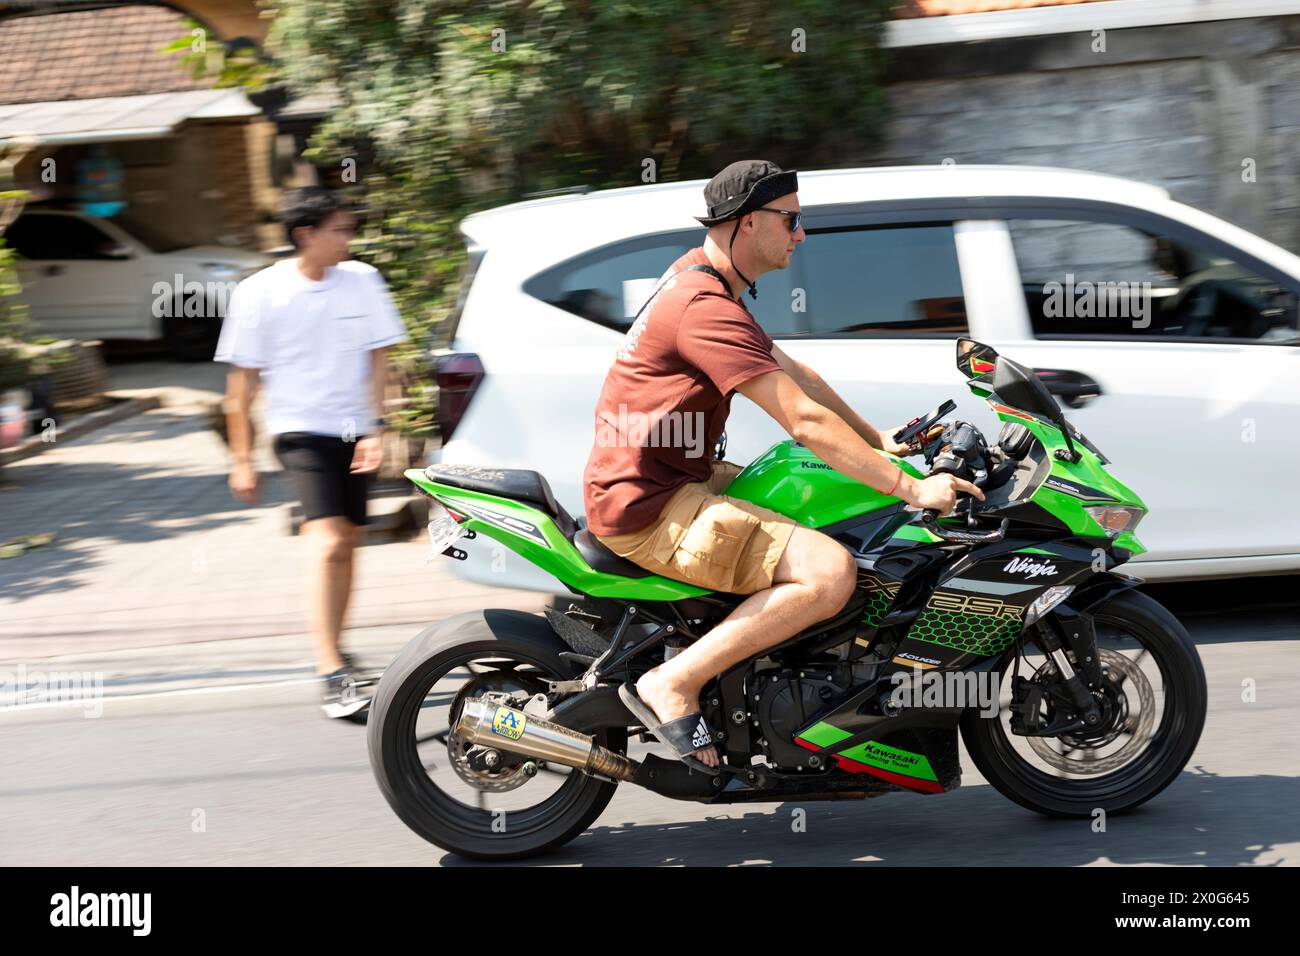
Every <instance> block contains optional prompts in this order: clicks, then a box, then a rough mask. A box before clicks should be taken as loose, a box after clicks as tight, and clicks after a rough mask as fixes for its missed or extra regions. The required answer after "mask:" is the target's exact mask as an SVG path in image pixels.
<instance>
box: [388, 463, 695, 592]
mask: <svg viewBox="0 0 1300 956" xmlns="http://www.w3.org/2000/svg"><path fill="white" fill-rule="evenodd" d="M405 475H406V478H407V480H409V481H410V482H411V483H412V484H414V485H415V487H416V488H417V489H419V491H420V492H421V494H423V495H425V496H426V497H428V498H430V499H432V500H433V502H434V503H435V505H436V506H440V507H441V508H442V509H445V512H446V515H447V516H450V520H452V521H454V522H455V523H456V524H457V525H459V526H460V528H461V529H462V530H463V531H465V532H468V534H467V535H466V536H467V537H471V536H473V537H476V536H477V535H480V534H481V535H484V536H485V537H488V538H492V539H494V540H495V541H497V542H499V543H501V544H502V545H505V546H506V547H507V548H510V550H512V551H514V552H515V553H516V554H518V555H519V556H520V557H522V558H524V559H525V560H527V561H530V562H532V563H533V564H535V565H537V566H538V567H539V568H541V569H542V570H544V571H546V572H547V573H549V574H551V575H553V576H554V577H556V578H557V579H559V580H560V581H562V582H563V583H564V584H565V585H566V586H568V587H569V588H571V589H572V590H573V591H575V592H577V593H580V594H587V595H590V596H592V597H608V598H623V599H626V600H637V601H679V600H681V599H682V598H687V597H693V596H696V595H699V594H705V593H707V592H706V591H704V590H702V589H700V588H697V587H693V586H691V585H689V584H683V583H681V582H679V581H671V580H669V579H668V578H662V577H658V576H656V575H650V576H647V577H643V578H635V579H632V578H626V577H623V576H621V575H617V574H607V573H604V572H601V571H597V570H595V569H593V568H592V567H591V565H590V564H588V563H587V561H586V560H585V559H584V558H583V556H582V555H581V553H579V551H578V549H577V547H575V545H574V543H573V536H574V535H575V534H576V533H577V532H578V531H579V530H580V528H581V525H580V523H579V522H577V521H574V519H573V518H572V517H571V516H570V515H569V514H568V513H567V512H566V511H565V510H564V509H563V508H562V507H560V506H559V504H558V503H557V502H556V501H555V499H554V496H552V495H551V494H550V487H549V485H547V484H546V481H545V479H544V478H541V476H540V475H538V474H537V473H536V472H530V471H517V470H514V469H492V468H475V467H470V466H464V465H460V466H457V465H442V466H438V465H434V466H431V467H429V468H428V469H425V470H423V471H422V470H420V469H418V468H411V469H408V470H407V471H406V472H405ZM467 486H476V487H467ZM485 489H493V490H485ZM439 520H445V519H444V515H443V514H442V513H441V512H434V513H431V514H430V524H431V526H432V525H433V524H434V523H435V522H437V521H439ZM431 533H433V528H432V527H431ZM459 550H460V549H459V548H457V547H456V543H455V542H452V543H451V545H450V546H449V547H448V548H447V550H446V551H445V552H444V553H446V554H448V555H449V556H451V557H453V558H455V557H464V552H463V551H461V552H460V554H459V555H458V554H457V553H456V552H457V551H459Z"/></svg>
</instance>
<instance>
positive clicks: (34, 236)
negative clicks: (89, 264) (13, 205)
mask: <svg viewBox="0 0 1300 956" xmlns="http://www.w3.org/2000/svg"><path fill="white" fill-rule="evenodd" d="M5 241H6V242H7V243H8V244H9V245H10V246H11V247H12V248H13V249H15V250H16V251H17V252H18V254H19V255H21V256H24V257H26V258H28V259H38V260H39V259H107V258H110V256H109V255H108V250H110V249H113V248H115V247H116V246H117V245H118V243H117V242H116V241H114V240H113V239H112V238H111V237H110V236H109V235H108V234H107V233H105V232H103V231H102V230H100V229H98V228H96V227H95V226H94V225H92V224H91V223H88V222H86V221H85V220H84V219H78V218H77V217H75V216H49V215H41V214H39V213H28V214H25V215H22V216H19V217H18V218H17V219H16V220H15V221H14V223H13V225H11V226H10V227H9V229H8V230H7V231H6V232H5Z"/></svg>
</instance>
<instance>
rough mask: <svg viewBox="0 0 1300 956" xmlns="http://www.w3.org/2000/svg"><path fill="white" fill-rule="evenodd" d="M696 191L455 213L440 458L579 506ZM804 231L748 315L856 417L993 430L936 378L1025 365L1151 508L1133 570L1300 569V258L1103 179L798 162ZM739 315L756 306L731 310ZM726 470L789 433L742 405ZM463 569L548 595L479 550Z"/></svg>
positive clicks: (688, 228) (582, 197) (635, 192)
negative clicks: (626, 364)
mask: <svg viewBox="0 0 1300 956" xmlns="http://www.w3.org/2000/svg"><path fill="white" fill-rule="evenodd" d="M703 186H704V183H703V181H696V182H685V183H674V184H664V185H653V186H644V187H636V188H629V189H615V190H609V191H603V192H594V193H586V194H573V195H563V196H555V197H551V198H545V199H537V200H532V201H528V202H522V203H518V204H515V205H511V206H506V207H503V208H500V209H494V210H490V211H487V212H484V213H480V214H477V215H473V216H470V217H469V218H467V219H466V220H465V221H464V223H463V224H462V231H463V233H464V235H465V238H466V241H467V243H468V245H469V252H470V268H471V270H472V274H471V275H470V276H469V279H470V280H472V281H470V283H469V285H468V292H467V293H462V300H461V305H460V308H459V311H458V313H457V315H455V316H453V319H452V321H454V322H456V323H457V324H456V326H455V331H454V339H453V340H452V345H451V348H450V349H448V350H445V351H443V352H441V353H440V354H439V355H438V356H437V357H436V359H435V362H436V365H435V368H436V377H437V380H438V384H439V386H440V396H441V403H442V404H441V411H440V417H441V419H442V428H443V435H444V444H443V447H442V448H441V449H440V451H439V452H438V453H437V460H438V461H440V462H445V463H452V462H462V463H471V464H480V465H493V466H497V467H506V468H526V469H532V470H536V471H539V472H541V473H542V474H543V475H544V476H545V477H546V478H547V479H548V480H549V482H550V484H551V486H552V488H553V489H554V493H555V495H556V497H557V498H558V500H559V502H560V503H561V504H562V505H563V506H564V507H565V508H566V509H568V510H569V511H570V512H571V513H573V514H574V515H578V514H580V513H581V510H582V488H581V481H582V471H583V466H584V465H585V463H586V460H587V455H588V453H589V451H590V449H591V445H592V442H593V440H594V422H593V419H594V409H595V404H596V399H597V396H598V394H599V392H600V388H601V384H602V382H603V380H604V376H605V371H606V369H607V368H608V366H609V364H610V362H611V360H612V359H613V356H614V352H615V350H616V349H617V347H618V346H619V344H620V342H621V339H622V337H623V333H624V330H625V329H627V328H628V326H629V324H630V322H631V318H632V316H633V315H634V314H635V313H636V311H637V309H638V308H639V307H640V306H641V304H642V301H643V300H644V298H645V297H646V295H647V294H648V293H649V292H650V291H651V290H652V289H653V288H654V284H655V281H656V280H657V279H658V278H659V277H660V275H661V274H662V273H663V272H664V271H665V270H666V269H667V268H668V266H669V265H670V264H671V263H672V262H673V260H674V259H676V258H677V257H678V256H679V255H681V254H682V253H683V252H685V251H686V250H688V249H690V248H692V247H694V246H697V245H699V244H700V243H701V242H702V241H703V238H704V230H703V229H702V228H701V227H700V226H699V225H698V224H695V222H694V219H693V218H692V216H694V215H697V214H702V213H703V207H704V201H703V198H702V194H701V191H702V189H703ZM799 187H800V188H799V199H800V203H801V206H802V208H803V210H804V213H805V215H804V223H805V229H806V230H807V233H808V238H807V241H805V242H804V243H803V244H802V245H801V246H800V247H799V248H798V250H797V251H796V252H795V254H794V256H793V257H792V259H791V264H790V267H789V268H788V269H786V270H782V271H779V272H775V273H768V274H767V275H765V276H763V277H762V278H761V279H759V280H758V290H759V297H758V300H757V301H756V302H753V303H750V305H751V309H752V310H753V311H754V314H755V317H756V318H757V319H758V321H759V322H760V324H762V325H763V326H764V327H765V328H766V329H767V330H768V332H769V333H771V335H772V336H773V338H775V339H776V340H777V342H778V344H779V345H780V347H781V348H782V349H784V350H785V351H786V352H788V353H789V354H790V355H791V356H793V357H794V358H796V359H798V360H800V361H802V362H805V363H807V364H808V365H810V366H812V367H813V368H814V369H816V370H817V371H818V372H819V373H821V375H822V376H823V377H824V378H825V379H826V380H827V381H829V382H830V383H831V384H832V385H833V386H834V387H835V388H836V389H837V390H838V391H839V392H840V394H841V395H843V396H844V397H845V399H846V400H847V401H848V402H849V403H850V404H852V405H853V406H854V407H855V408H856V409H857V410H858V411H860V412H861V413H862V415H863V416H864V417H865V418H866V419H867V420H868V421H870V422H872V423H874V424H876V425H877V426H879V427H887V426H896V425H899V424H902V423H904V422H906V421H907V420H908V419H910V418H912V417H913V416H915V415H918V414H921V413H923V412H925V411H926V410H928V409H931V408H934V407H935V406H936V405H938V404H939V403H940V402H941V401H942V400H943V399H945V398H949V397H951V398H953V399H955V400H956V401H957V403H958V411H957V412H956V413H954V414H953V415H952V416H950V419H956V418H962V419H966V420H968V421H972V422H974V423H975V424H977V425H979V426H980V427H981V428H982V429H983V430H984V431H985V433H986V434H989V435H994V434H996V433H997V422H996V420H995V418H994V416H993V414H992V412H991V411H990V410H989V409H988V408H987V407H986V406H985V405H984V403H983V402H981V401H979V400H976V399H975V398H974V397H973V396H971V395H970V394H969V392H968V391H967V389H966V387H965V385H964V382H963V380H962V379H961V377H960V375H959V374H958V373H957V371H956V369H955V367H954V364H953V354H954V344H953V343H954V339H955V338H957V336H959V335H969V336H970V337H973V338H975V339H977V340H979V341H981V342H985V343H987V344H989V345H992V346H994V347H995V348H996V349H997V350H998V351H999V352H1000V353H1001V354H1004V355H1007V356H1010V357H1012V358H1014V359H1015V360H1016V361H1018V362H1021V363H1023V364H1026V365H1030V366H1033V367H1035V368H1037V369H1039V370H1040V371H1042V372H1043V374H1044V379H1045V381H1046V383H1047V384H1048V387H1049V388H1050V389H1051V390H1052V391H1053V392H1054V393H1055V394H1056V395H1057V396H1058V398H1059V400H1061V401H1062V403H1063V404H1064V405H1065V406H1066V412H1067V413H1068V415H1069V417H1070V419H1071V421H1072V422H1074V424H1075V425H1076V426H1077V427H1078V428H1080V429H1081V430H1082V431H1083V432H1084V434H1086V435H1087V436H1088V437H1089V438H1090V439H1091V440H1092V441H1093V442H1095V443H1096V445H1097V446H1098V447H1100V448H1101V450H1102V451H1103V452H1104V453H1105V454H1106V456H1107V457H1108V458H1110V459H1111V460H1112V461H1113V465H1112V466H1111V467H1112V470H1113V473H1114V474H1115V475H1116V476H1117V477H1119V478H1120V480H1122V481H1123V482H1125V484H1127V485H1128V486H1129V487H1131V488H1132V489H1134V490H1135V491H1136V492H1137V493H1138V494H1139V495H1140V496H1141V497H1142V498H1143V500H1144V501H1145V502H1146V503H1147V505H1148V506H1149V507H1150V513H1149V514H1148V515H1147V516H1146V517H1145V518H1144V520H1143V522H1142V526H1141V528H1140V532H1139V533H1140V537H1141V539H1142V541H1143V543H1144V544H1145V545H1146V546H1147V547H1148V548H1149V552H1148V553H1147V554H1145V555H1143V556H1142V557H1141V558H1140V559H1138V560H1135V561H1134V562H1133V563H1132V564H1131V565H1129V567H1130V568H1131V569H1132V570H1133V572H1134V573H1136V574H1139V575H1142V576H1144V577H1146V578H1148V579H1153V580H1155V579H1179V578H1200V577H1219V576H1230V575H1247V574H1257V573H1270V572H1285V571H1297V570H1300V509H1297V508H1295V507H1293V492H1294V488H1295V485H1296V480H1297V479H1296V475H1297V472H1300V431H1297V428H1296V425H1297V423H1298V422H1300V338H1298V337H1297V332H1298V329H1297V319H1296V302H1297V293H1298V292H1300V257H1297V256H1295V255H1293V254H1291V253H1290V252H1287V251H1285V250H1283V249H1281V248H1279V247H1278V246H1276V245H1273V244H1272V243H1269V242H1267V241H1265V240H1263V239H1261V238H1259V237H1258V236H1255V235H1252V234H1251V233H1249V232H1246V231H1245V230H1242V229H1240V228H1238V227H1236V226H1233V225H1231V224H1229V223H1227V222H1224V221H1223V220H1221V219H1218V218H1216V217H1214V216H1211V215H1208V214H1206V213H1204V212H1201V211H1198V210H1196V209H1193V208H1191V207H1188V206H1186V205H1183V204H1181V203H1178V202H1175V201H1173V200H1172V199H1171V198H1170V197H1169V194H1168V193H1167V192H1166V191H1165V190H1164V189H1161V188H1158V187H1156V186H1151V185H1145V184H1142V183H1137V182H1132V181H1130V180H1125V179H1119V178H1115V177H1111V176H1106V175H1101V174H1095V173H1087V172H1079V171H1072V170H1061V169H1045V168H1035V167H1014V166H967V167H961V166H958V167H952V166H938V167H895V168H875V169H851V170H835V171H827V172H801V173H800V174H799ZM746 302H747V303H749V300H748V299H746ZM727 436H728V440H727V446H726V458H727V459H728V460H730V461H734V462H739V463H742V464H743V463H746V462H748V461H750V460H751V459H752V458H754V457H755V456H757V455H758V454H759V453H760V452H762V451H763V450H764V449H765V448H767V447H768V446H769V445H770V444H771V443H773V442H775V441H779V440H781V439H783V438H785V437H786V436H785V435H784V433H783V432H782V430H781V428H780V427H779V426H778V425H777V424H776V422H774V421H772V420H771V419H770V418H768V416H767V415H766V414H764V413H763V412H762V411H761V410H760V409H758V408H757V406H755V405H753V404H752V403H750V402H749V401H748V400H746V399H745V398H744V397H743V396H740V395H737V396H736V398H735V400H734V401H733V404H732V411H731V417H730V419H729V421H728V428H727ZM465 548H466V550H467V551H469V552H470V556H469V558H468V559H467V560H465V561H463V562H461V561H457V562H455V563H454V564H455V566H456V568H457V569H458V571H459V573H461V574H462V575H464V576H467V577H468V578H470V579H472V580H476V581H480V582H485V583H492V584H501V585H507V586H512V587H532V588H536V589H538V590H544V591H550V592H559V593H563V592H564V591H565V588H564V587H563V585H561V584H560V583H559V582H558V581H556V580H555V579H554V578H551V577H550V576H549V575H545V574H544V573H543V572H541V571H539V570H538V569H536V568H534V567H533V566H532V565H530V564H528V563H527V562H525V561H523V559H521V558H518V557H517V556H515V555H514V554H513V553H512V552H510V551H508V549H505V548H501V547H499V546H496V545H495V543H494V542H492V541H491V540H490V539H485V538H483V537H481V536H480V538H479V539H477V540H476V541H472V542H468V543H467V544H466V545H465Z"/></svg>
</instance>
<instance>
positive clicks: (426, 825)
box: [367, 625, 627, 860]
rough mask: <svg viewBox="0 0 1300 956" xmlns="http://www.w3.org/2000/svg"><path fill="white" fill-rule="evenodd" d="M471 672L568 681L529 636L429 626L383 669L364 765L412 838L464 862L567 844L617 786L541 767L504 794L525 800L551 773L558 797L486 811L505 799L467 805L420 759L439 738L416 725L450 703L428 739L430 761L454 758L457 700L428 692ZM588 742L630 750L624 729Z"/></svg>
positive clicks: (558, 663) (486, 797)
mask: <svg viewBox="0 0 1300 956" xmlns="http://www.w3.org/2000/svg"><path fill="white" fill-rule="evenodd" d="M556 641H557V643H558V638H557V639H556ZM485 660H491V661H494V662H496V665H494V666H492V667H490V668H487V669H486V670H485V671H484V673H479V672H478V671H476V670H475V664H476V662H482V661H485ZM511 664H513V665H514V667H513V668H512V667H510V666H509V665H511ZM467 666H468V667H469V670H468V671H466V674H467V676H471V677H472V678H473V679H476V680H481V679H484V677H485V675H486V674H494V675H496V676H494V677H493V678H492V679H491V680H490V681H489V683H492V682H498V683H499V682H500V681H501V680H502V679H503V678H502V677H501V676H500V675H502V674H504V675H506V678H505V679H506V680H507V681H508V680H509V675H511V674H515V675H518V676H519V678H521V679H522V680H523V681H524V682H525V683H528V682H532V681H534V680H536V679H537V678H539V677H546V678H549V679H553V680H560V679H567V678H569V677H570V676H571V675H570V673H569V668H568V666H567V665H566V664H565V663H564V661H563V660H562V659H560V658H559V657H557V656H555V652H554V651H553V650H551V649H548V648H546V647H544V646H541V645H539V644H538V643H537V642H535V641H532V640H527V641H525V640H518V639H514V638H511V637H508V636H505V637H503V636H501V635H499V634H494V633H493V631H492V629H491V628H489V627H487V626H486V625H483V626H481V627H480V626H477V625H475V626H471V627H468V628H467V627H462V628H459V629H457V630H455V631H454V632H453V633H451V634H448V633H447V632H446V631H445V630H444V629H443V628H442V626H441V625H433V626H431V627H428V628H426V629H425V630H424V631H422V632H420V634H418V635H417V636H416V637H415V638H414V639H412V641H411V642H410V643H409V644H407V646H406V647H405V648H404V649H403V650H402V651H401V653H400V654H398V656H397V657H396V658H395V659H394V661H393V663H392V664H391V665H389V667H388V668H387V670H385V672H384V676H383V679H382V680H381V681H380V683H379V686H378V688H377V689H376V692H375V696H374V699H373V701H372V703H371V707H370V718H369V720H368V722H367V737H368V742H369V749H370V763H371V769H372V770H373V771H374V775H375V779H376V781H377V782H378V784H379V789H380V791H381V792H382V793H383V795H384V799H386V800H387V801H388V804H389V806H391V807H392V808H393V811H394V812H395V813H396V814H397V816H398V817H399V818H400V819H401V820H402V822H404V823H405V824H406V825H407V826H408V827H410V828H411V829H412V830H413V831H414V832H415V833H417V834H419V835H420V836H421V837H423V838H424V839H426V840H428V841H429V842H430V843H433V844H435V845H436V846H439V847H441V848H442V849H444V850H448V851H450V852H452V853H457V854H459V855H461V856H466V857H472V858H474V859H480V860H513V859H521V858H524V857H530V856H536V855H538V854H541V853H545V852H547V851H549V850H552V849H554V848H556V847H559V846H561V845H563V844H565V843H567V842H569V841H570V840H572V839H573V838H574V837H576V836H577V835H578V834H580V833H581V832H582V831H583V830H585V829H586V828H587V827H588V826H590V825H591V824H592V823H593V822H595V820H596V818H597V817H599V816H600V814H601V812H602V811H603V810H604V809H605V807H606V805H608V803H609V801H610V800H611V799H612V798H613V796H614V791H615V790H616V789H617V786H618V785H617V784H616V783H614V782H612V781H608V780H604V779H601V778H598V777H593V776H590V775H588V774H586V773H583V772H582V771H579V770H576V769H570V768H545V769H544V770H543V771H542V772H541V773H539V774H538V777H537V778H534V779H529V780H527V781H526V782H523V783H522V784H515V785H514V786H513V787H510V786H507V787H504V788H503V789H504V790H514V791H515V793H517V794H526V793H527V792H528V788H529V787H533V786H536V785H538V780H540V779H541V778H543V777H544V776H545V775H546V774H547V773H555V774H556V775H557V777H561V776H562V777H563V778H564V779H563V780H562V782H560V783H559V786H558V789H556V790H555V791H554V793H551V794H550V795H549V796H548V797H547V798H546V799H545V800H543V801H542V802H540V803H538V804H536V805H533V806H527V807H525V808H523V809H510V810H502V809H501V808H499V807H495V808H494V807H492V806H490V805H489V803H490V802H500V801H502V800H503V799H505V798H504V797H503V795H502V794H501V793H492V792H491V791H488V792H486V793H479V794H477V798H478V799H477V800H476V801H475V802H476V804H477V805H470V804H467V803H466V802H464V801H462V800H459V799H457V798H456V797H455V796H454V795H453V793H452V792H450V791H449V789H447V788H445V787H440V786H439V785H438V784H437V783H435V782H434V780H433V779H432V778H431V775H430V773H429V772H428V769H427V766H428V765H431V764H432V761H430V760H429V759H428V757H429V753H428V751H426V754H425V755H421V753H420V752H419V750H418V749H417V748H418V747H419V746H420V745H421V744H422V743H423V744H424V745H425V746H426V747H427V745H428V743H429V740H430V738H431V737H438V734H437V733H433V734H431V733H429V729H428V727H427V726H426V727H425V728H424V731H423V733H421V732H419V731H418V730H417V723H419V722H420V721H421V715H422V712H423V711H427V710H428V709H429V708H430V706H431V703H433V702H437V703H448V704H450V705H451V706H450V707H449V709H448V715H447V717H446V718H442V719H440V720H439V719H435V722H436V723H440V724H441V725H442V726H443V730H442V736H441V739H440V740H434V741H433V743H434V745H435V746H434V754H435V757H436V756H437V754H440V753H447V754H448V755H449V756H450V755H451V751H450V750H449V748H448V746H447V732H448V731H449V729H450V725H451V724H454V722H455V718H456V717H457V716H458V714H454V713H451V710H452V709H454V707H455V701H456V700H457V699H458V698H456V697H449V696H448V692H447V690H444V691H443V692H442V693H441V694H439V693H438V692H436V691H434V688H435V687H436V686H437V685H438V684H439V682H440V681H441V682H443V683H444V685H445V684H447V683H448V681H447V680H446V678H447V676H448V675H452V677H451V678H450V680H451V681H452V682H453V683H454V681H455V680H456V676H455V675H456V674H457V671H458V669H462V668H466V667H467ZM475 674H477V675H478V676H477V677H474V675H475ZM448 689H449V688H448ZM431 691H434V693H432V694H431V693H430V692H431ZM594 737H595V740H596V743H598V744H600V745H601V746H603V747H606V748H608V749H610V750H614V751H616V752H620V753H624V752H626V750H627V731H626V730H617V729H608V730H600V731H597V732H596V733H595V734H594ZM439 743H441V748H439V747H438V745H439ZM462 769H463V767H462ZM459 772H460V771H458V773H459ZM550 782H551V783H552V784H553V783H555V782H556V781H554V780H552V781H550ZM511 796H513V794H511Z"/></svg>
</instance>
